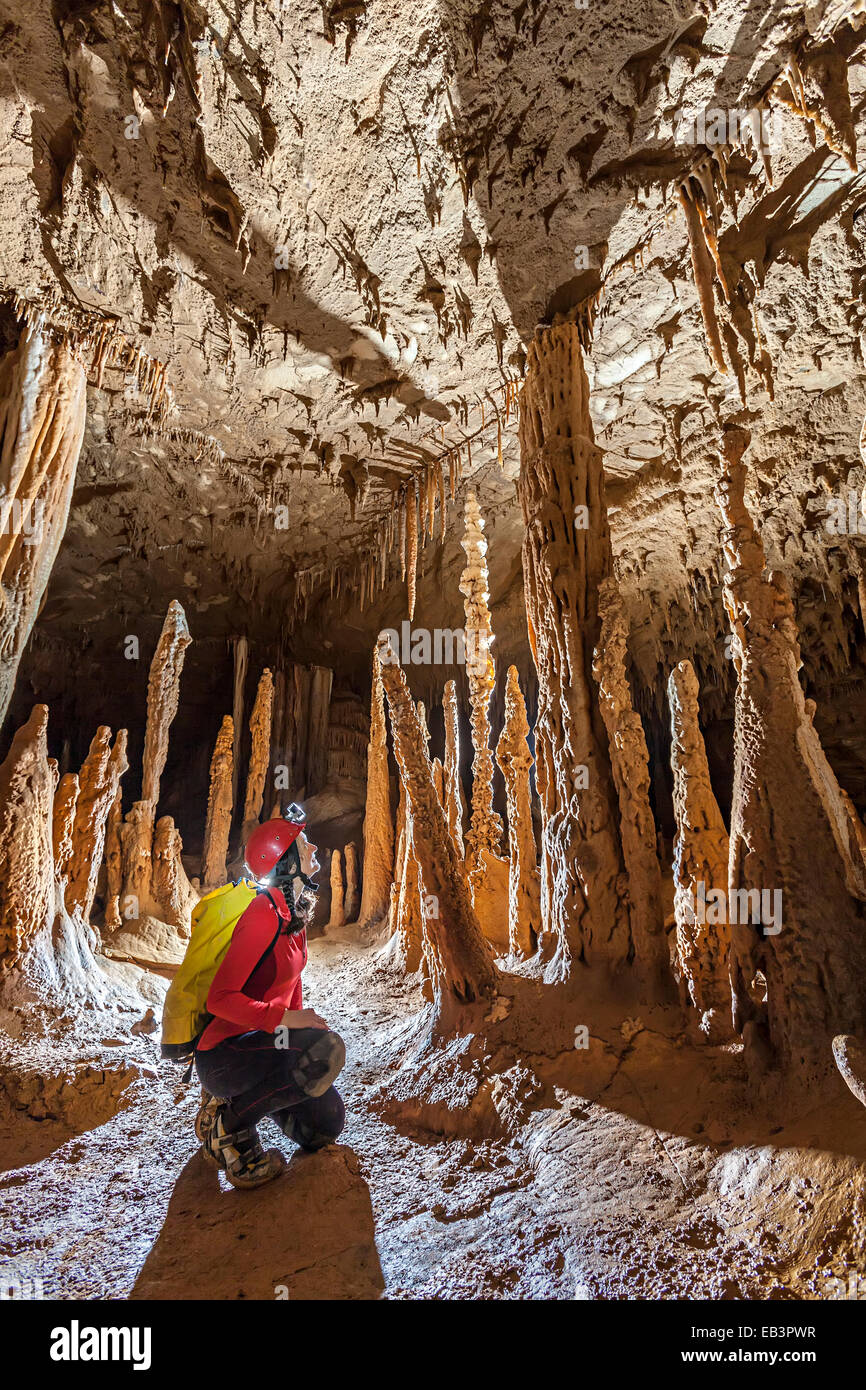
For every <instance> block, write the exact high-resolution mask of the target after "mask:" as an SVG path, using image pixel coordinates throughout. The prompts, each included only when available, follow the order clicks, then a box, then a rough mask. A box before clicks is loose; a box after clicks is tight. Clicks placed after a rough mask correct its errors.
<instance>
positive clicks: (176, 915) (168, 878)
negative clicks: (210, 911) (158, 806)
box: [151, 816, 198, 934]
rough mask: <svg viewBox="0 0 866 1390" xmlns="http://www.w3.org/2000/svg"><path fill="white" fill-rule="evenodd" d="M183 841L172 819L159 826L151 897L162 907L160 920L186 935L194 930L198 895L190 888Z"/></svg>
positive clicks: (166, 819)
mask: <svg viewBox="0 0 866 1390" xmlns="http://www.w3.org/2000/svg"><path fill="white" fill-rule="evenodd" d="M181 849H182V845H181V839H180V834H179V832H178V831H177V830H176V829H175V824H174V820H173V819H172V817H171V816H162V817H160V819H159V820H158V821H157V823H156V832H155V834H154V837H153V870H152V876H151V897H152V899H153V901H154V903H156V904H159V909H160V912H159V916H160V920H161V921H163V922H167V923H168V925H169V926H170V927H178V928H180V930H181V933H182V934H185V933H188V932H189V929H190V918H191V915H192V910H193V908H194V907H195V905H196V903H197V902H198V894H197V893H196V892H194V890H193V889H192V888H191V887H190V884H189V880H188V879H187V876H186V872H185V870H184V867H183V864H182V862H181Z"/></svg>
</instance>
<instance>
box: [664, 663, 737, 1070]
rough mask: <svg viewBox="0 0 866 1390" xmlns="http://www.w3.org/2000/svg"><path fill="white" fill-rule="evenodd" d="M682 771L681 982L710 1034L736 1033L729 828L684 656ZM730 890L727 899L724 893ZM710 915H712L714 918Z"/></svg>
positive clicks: (722, 1037)
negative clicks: (714, 784)
mask: <svg viewBox="0 0 866 1390" xmlns="http://www.w3.org/2000/svg"><path fill="white" fill-rule="evenodd" d="M668 700H669V702H670V711H671V767H672V769H673V775H674V819H675V820H676V825H677V833H676V839H675V840H674V917H675V920H676V960H677V966H678V976H679V981H680V986H681V989H682V992H683V995H684V1000H683V1002H684V1003H685V1002H686V1000H688V1001H689V1002H690V1003H691V1005H692V1007H693V1008H695V1009H696V1010H697V1013H698V1016H699V1031H700V1034H701V1035H703V1037H705V1038H706V1039H707V1041H708V1042H712V1043H718V1042H727V1041H728V1040H729V1039H730V1038H731V1036H732V1034H733V1017H732V1001H731V983H730V975H729V970H728V955H729V952H730V945H731V930H730V926H729V924H728V906H727V900H728V848H729V846H728V832H727V830H726V829H725V823H724V821H723V819H722V813H721V811H720V810H719V805H718V802H717V801H716V798H715V794H714V792H713V788H712V785H711V782H710V769H709V764H708V762H707V754H706V749H705V748H704V740H703V737H702V735H701V728H700V720H699V716H698V678H697V676H696V675H695V673H694V669H693V667H692V665H691V663H690V662H688V661H681V662H680V663H679V665H678V666H675V667H674V669H673V670H672V671H671V674H670V679H669V681H668ZM720 894H721V895H723V897H724V907H722V906H721V900H720V897H719V895H720ZM708 919H709V920H708Z"/></svg>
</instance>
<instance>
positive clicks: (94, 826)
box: [66, 725, 129, 922]
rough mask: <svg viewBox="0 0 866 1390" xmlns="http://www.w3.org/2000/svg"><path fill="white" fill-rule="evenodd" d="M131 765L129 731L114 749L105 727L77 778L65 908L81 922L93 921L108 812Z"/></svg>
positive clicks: (121, 733)
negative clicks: (92, 915)
mask: <svg viewBox="0 0 866 1390" xmlns="http://www.w3.org/2000/svg"><path fill="white" fill-rule="evenodd" d="M128 766H129V764H128V763H127V761H126V730H125V729H119V730H118V733H117V737H116V739H115V740H114V746H113V747H112V744H111V730H110V729H109V728H107V727H106V726H105V725H103V726H102V727H101V728H100V729H98V730H97V733H96V736H95V737H94V739H93V742H92V743H91V745H90V751H89V752H88V755H87V757H86V758H85V760H84V763H83V764H82V767H81V772H80V773H79V775H78V782H79V792H78V800H77V802H76V805H75V822H74V825H73V830H72V855H71V857H70V860H69V881H68V883H67V885H66V908H67V911H68V912H69V915H70V917H75V918H77V919H78V920H79V921H81V922H88V921H89V920H90V913H91V910H92V908H93V899H94V897H95V895H96V879H97V875H98V873H99V868H100V865H101V864H102V853H103V849H104V847H105V827H106V824H107V822H108V813H109V811H110V810H111V807H112V805H113V804H114V801H115V799H116V797H117V792H118V788H119V786H120V779H121V777H122V776H123V774H124V772H126V769H127V767H128Z"/></svg>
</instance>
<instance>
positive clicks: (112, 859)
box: [104, 790, 123, 931]
mask: <svg viewBox="0 0 866 1390" xmlns="http://www.w3.org/2000/svg"><path fill="white" fill-rule="evenodd" d="M122 807H123V793H122V791H121V790H118V793H117V796H116V797H115V798H114V801H113V802H112V805H111V810H110V811H109V813H108V821H107V823H106V826H105V914H104V924H105V928H106V930H107V931H117V930H118V928H119V927H120V926H121V916H120V895H121V893H122V892H123V838H122V837H123V809H122Z"/></svg>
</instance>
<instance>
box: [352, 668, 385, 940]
mask: <svg viewBox="0 0 866 1390" xmlns="http://www.w3.org/2000/svg"><path fill="white" fill-rule="evenodd" d="M393 877H394V825H393V822H392V820H391V782H390V777H389V775H388V737H387V732H386V728H385V692H384V689H383V687H382V671H381V668H380V666H379V653H378V650H374V652H373V687H372V692H371V695H370V743H369V746H368V749H367V802H366V809H365V813H364V880H363V891H362V894H361V910H360V913H359V918H358V920H359V921H360V922H361V923H362V924H364V923H368V922H376V921H379V920H381V919H382V918H383V917H384V916H385V914H386V913H387V911H388V903H389V899H390V892H391V882H392V880H393Z"/></svg>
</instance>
